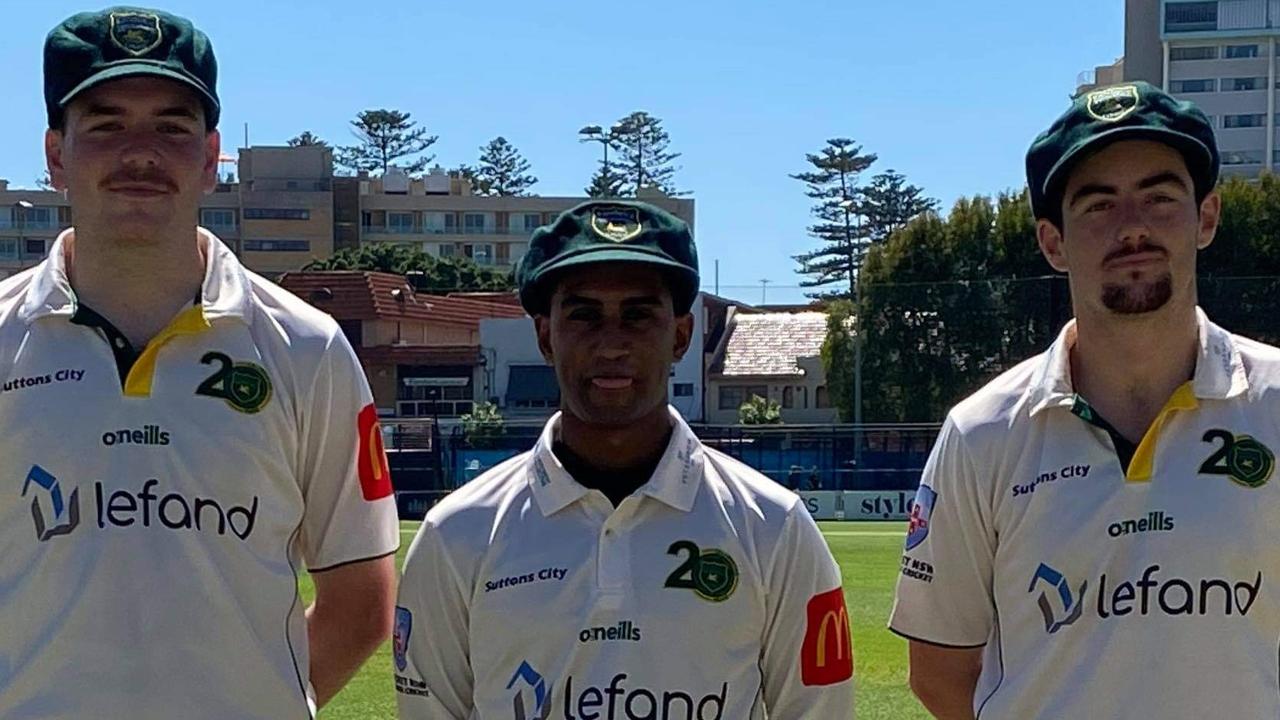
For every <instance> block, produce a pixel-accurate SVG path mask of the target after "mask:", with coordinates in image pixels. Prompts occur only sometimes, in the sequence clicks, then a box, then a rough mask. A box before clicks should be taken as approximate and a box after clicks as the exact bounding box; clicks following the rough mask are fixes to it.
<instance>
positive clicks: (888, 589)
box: [302, 522, 929, 720]
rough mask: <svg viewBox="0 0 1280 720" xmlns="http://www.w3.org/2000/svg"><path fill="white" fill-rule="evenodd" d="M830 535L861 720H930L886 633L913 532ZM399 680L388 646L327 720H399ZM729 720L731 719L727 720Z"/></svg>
mask: <svg viewBox="0 0 1280 720" xmlns="http://www.w3.org/2000/svg"><path fill="white" fill-rule="evenodd" d="M820 524H821V525H822V532H823V534H824V535H825V536H826V538H827V543H828V544H829V545H830V546H831V552H832V553H833V554H834V555H835V556H836V560H837V561H838V562H839V563H840V567H841V569H842V570H843V571H844V594H845V599H846V600H847V601H848V604H849V620H850V622H851V624H852V625H853V643H854V652H855V653H856V656H857V663H858V667H857V708H858V718H859V720H916V719H917V718H919V719H925V718H928V717H929V716H928V714H926V713H925V711H924V710H923V709H921V707H920V705H919V703H917V702H916V700H915V698H913V697H912V696H911V692H910V691H909V690H908V689H907V660H906V658H907V647H906V642H905V641H903V640H902V639H900V638H898V637H897V636H895V635H893V634H892V633H890V632H889V631H888V630H885V627H884V626H885V621H886V619H887V618H888V617H889V607H890V605H891V604H892V602H893V586H894V582H895V578H896V577H897V570H898V563H899V561H900V559H901V557H902V541H903V534H904V531H905V524H904V523H901V522H887V523H869V522H868V523H839V522H830V523H820ZM417 526H418V524H417V523H415V522H402V523H400V533H401V538H402V540H403V542H402V543H401V548H400V555H399V557H398V559H397V563H396V564H397V565H400V564H402V563H403V562H404V553H405V551H406V550H408V549H409V542H410V541H411V540H412V539H413V534H414V532H415V531H416V530H417ZM302 592H303V596H304V597H305V598H307V602H310V601H311V598H312V597H313V595H314V592H315V591H314V588H313V587H312V585H311V580H310V578H306V577H304V578H303V579H302ZM395 702H396V701H395V691H394V690H393V688H392V680H391V646H390V644H387V645H384V646H383V647H382V649H381V650H379V651H378V654H377V655H375V656H374V657H373V658H372V659H371V660H370V661H369V662H368V664H367V665H365V667H364V669H363V670H362V671H361V672H360V674H359V675H357V676H356V677H355V679H354V680H352V681H351V684H350V685H348V686H347V687H346V688H345V689H344V690H343V691H342V693H341V694H339V695H338V697H336V698H334V700H333V702H332V703H330V704H329V706H328V707H326V708H325V709H324V710H323V711H321V713H320V720H357V719H359V720H382V719H383V718H394V717H395ZM726 720H728V719H726Z"/></svg>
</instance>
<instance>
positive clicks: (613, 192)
mask: <svg viewBox="0 0 1280 720" xmlns="http://www.w3.org/2000/svg"><path fill="white" fill-rule="evenodd" d="M625 182H626V180H625V179H624V178H623V176H622V174H621V173H619V172H618V171H617V170H616V169H615V166H614V164H613V162H612V161H611V162H610V163H609V164H608V165H607V166H606V165H605V164H604V163H601V164H600V167H599V168H597V169H596V174H595V175H592V176H591V184H590V185H588V186H587V187H586V188H585V189H584V192H586V193H587V197H593V198H616V197H623V195H624V193H623V184H624V183H625Z"/></svg>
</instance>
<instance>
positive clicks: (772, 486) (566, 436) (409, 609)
mask: <svg viewBox="0 0 1280 720" xmlns="http://www.w3.org/2000/svg"><path fill="white" fill-rule="evenodd" d="M517 280H518V283H519V286H520V299H521V302H522V303H523V305H524V307H525V309H526V310H528V311H529V313H530V314H531V315H532V316H533V318H534V323H535V325H536V327H537V336H538V344H539V347H540V348H541V350H542V353H543V356H544V357H545V358H546V360H547V362H548V363H550V364H551V365H553V366H554V367H555V372H556V377H557V379H558V380H559V384H560V393H561V410H560V412H559V413H557V414H556V415H555V416H554V417H553V418H552V419H551V420H550V422H548V423H547V425H546V428H545V429H544V431H543V433H542V437H541V438H540V439H539V440H538V442H537V445H536V446H535V447H534V449H533V450H532V451H530V452H527V453H524V454H523V455H520V456H518V457H515V458H512V459H511V460H508V461H507V462H505V463H502V464H501V465H499V466H497V467H495V468H493V469H492V470H490V471H489V472H487V473H485V474H483V475H481V476H480V477H479V478H477V479H476V480H473V481H471V482H470V483H468V484H467V485H466V486H464V487H463V488H461V489H459V490H457V491H455V492H454V493H453V494H452V495H450V496H449V497H447V498H445V499H444V500H443V501H441V502H440V503H439V504H438V505H436V506H435V507H434V508H432V509H431V511H430V512H429V513H427V517H426V520H425V522H424V523H423V524H422V527H421V529H420V530H419V532H418V535H417V537H416V538H415V539H414V542H413V545H412V546H411V547H410V549H409V555H408V557H407V558H406V560H405V568H404V576H403V578H402V581H401V593H400V602H399V607H398V608H397V609H396V625H395V666H396V689H397V691H398V692H399V702H400V716H401V717H402V718H404V719H405V720H467V719H469V718H474V719H478V720H511V718H516V719H518V720H533V719H534V718H538V719H540V720H550V719H552V718H555V719H556V720H571V719H572V720H638V719H641V718H644V719H646V720H746V719H747V718H753V719H759V718H763V717H765V713H766V711H767V713H768V717H770V718H779V719H782V718H786V719H789V720H798V719H800V718H812V719H813V720H818V719H821V720H832V719H839V720H844V719H845V718H849V717H852V714H853V682H852V677H853V650H852V647H851V645H850V639H849V624H848V614H847V612H846V611H845V602H844V594H843V591H842V590H841V585H840V570H839V568H838V567H837V565H836V563H835V561H834V560H833V559H832V557H831V553H830V552H829V551H828V549H827V547H826V544H825V542H824V540H823V538H822V536H821V535H820V534H819V532H818V528H817V526H816V524H815V523H814V522H813V520H812V518H810V516H809V513H808V511H807V510H806V508H805V505H804V503H803V502H801V501H800V500H799V498H798V497H797V496H796V494H795V493H793V492H790V491H788V490H786V489H785V488H783V487H782V486H781V485H779V484H777V483H775V482H773V481H771V480H769V479H767V478H765V477H764V476H762V475H760V474H759V473H757V472H755V471H754V470H752V469H750V468H748V467H746V466H745V465H742V464H741V463H739V462H737V461H736V460H733V459H732V458H729V457H727V456H725V455H722V454H721V453H719V452H716V451H715V450H711V449H709V448H706V447H704V446H703V445H702V443H700V442H699V441H698V438H697V437H696V436H695V435H694V434H693V432H692V431H691V430H690V429H689V426H688V425H686V424H685V422H684V420H683V419H681V417H680V415H678V414H677V413H676V412H675V410H674V409H672V408H671V407H670V406H669V405H668V404H667V383H668V377H669V375H670V370H671V366H672V363H674V362H676V361H677V360H679V359H680V358H681V357H682V356H683V355H684V354H685V352H686V351H687V350H688V349H689V343H690V338H691V336H692V334H693V332H694V319H693V317H692V316H691V315H690V307H691V306H692V304H693V301H694V299H695V297H696V295H697V291H698V262H697V254H696V250H695V248H694V244H693V238H692V236H691V234H690V231H689V228H688V226H687V225H685V223H684V222H682V221H681V220H679V219H677V218H675V217H673V216H672V215H670V214H668V213H666V212H664V211H662V210H660V209H658V208H656V207H653V206H651V205H648V204H645V203H638V202H623V201H607V202H606V201H595V202H588V203H585V204H583V205H579V206H578V207H576V208H574V209H572V210H568V211H566V212H564V213H563V214H561V215H560V217H559V218H557V219H556V221H555V222H554V223H553V224H551V225H548V226H545V227H542V228H539V229H538V230H537V231H536V232H535V233H534V234H533V237H532V239H531V241H530V248H529V252H528V254H527V255H526V256H525V257H524V258H523V260H522V261H521V263H520V266H519V268H518V270H517Z"/></svg>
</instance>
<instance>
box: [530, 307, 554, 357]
mask: <svg viewBox="0 0 1280 720" xmlns="http://www.w3.org/2000/svg"><path fill="white" fill-rule="evenodd" d="M533 329H534V332H535V333H537V335H538V351H539V352H541V353H542V359H543V360H546V361H547V364H548V365H552V366H554V365H555V364H556V354H555V351H554V350H553V349H552V347H551V318H549V317H547V316H546V315H534V316H533Z"/></svg>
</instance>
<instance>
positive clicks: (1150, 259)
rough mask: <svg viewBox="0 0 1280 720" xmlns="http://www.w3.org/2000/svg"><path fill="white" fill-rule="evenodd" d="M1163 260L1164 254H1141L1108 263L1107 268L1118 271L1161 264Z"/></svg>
mask: <svg viewBox="0 0 1280 720" xmlns="http://www.w3.org/2000/svg"><path fill="white" fill-rule="evenodd" d="M1161 260H1164V253H1160V252H1140V253H1133V254H1131V255H1125V256H1123V257H1118V258H1116V259H1114V260H1111V261H1109V262H1107V267H1108V268H1118V269H1124V268H1132V267H1137V266H1140V265H1150V264H1151V263H1155V262H1160V261H1161Z"/></svg>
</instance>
